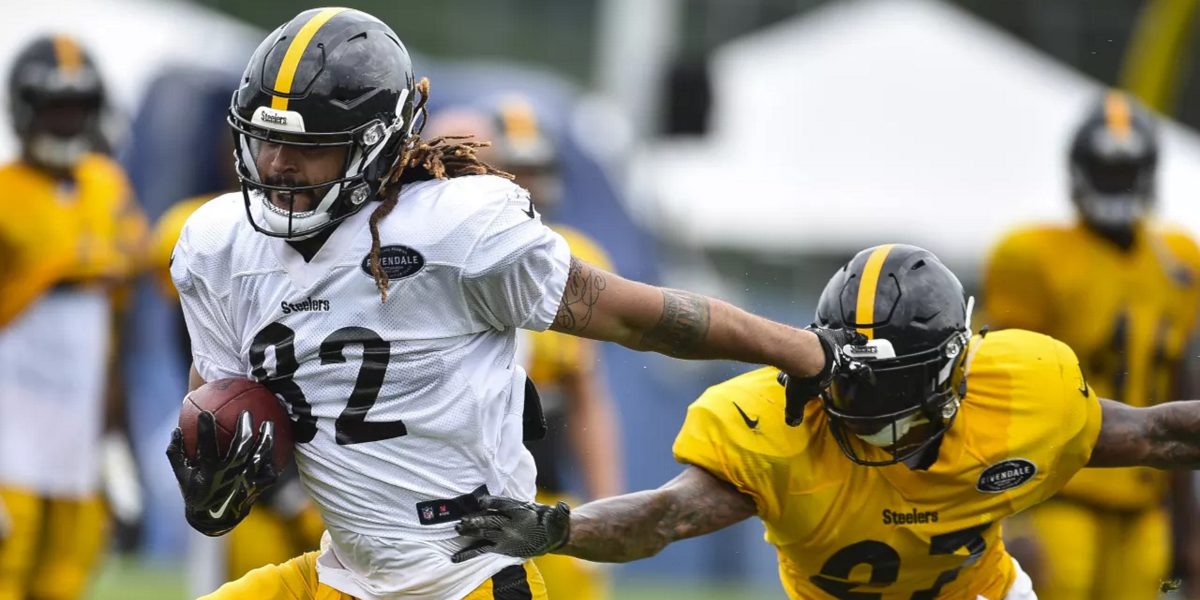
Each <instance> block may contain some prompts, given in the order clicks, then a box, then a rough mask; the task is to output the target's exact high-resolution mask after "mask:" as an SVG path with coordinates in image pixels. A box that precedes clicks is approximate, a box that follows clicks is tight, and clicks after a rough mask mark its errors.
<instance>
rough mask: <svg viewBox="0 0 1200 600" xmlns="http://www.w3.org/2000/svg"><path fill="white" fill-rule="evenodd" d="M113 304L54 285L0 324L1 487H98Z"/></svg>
mask: <svg viewBox="0 0 1200 600" xmlns="http://www.w3.org/2000/svg"><path fill="white" fill-rule="evenodd" d="M111 334H112V306H111V303H110V301H109V292H108V290H106V289H103V288H100V287H78V288H72V289H59V290H53V291H50V292H48V293H46V294H45V295H43V296H42V297H41V298H39V299H38V300H37V301H36V302H34V303H33V304H32V305H30V306H29V308H27V309H25V311H24V312H22V313H21V315H20V316H18V317H17V319H16V320H14V321H13V322H12V323H10V324H9V325H8V326H6V327H4V328H3V329H0V415H4V418H3V419H0V485H9V486H17V487H21V488H25V489H29V490H33V491H34V492H36V493H38V494H40V495H43V496H52V497H59V498H85V497H88V496H90V495H92V494H94V493H96V491H98V490H99V488H100V464H99V458H98V457H99V456H100V437H101V432H102V431H103V429H104V402H105V388H106V383H107V381H108V368H107V366H108V353H109V346H110V345H111V344H112V339H111Z"/></svg>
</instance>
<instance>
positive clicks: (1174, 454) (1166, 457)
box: [1147, 401, 1200, 469]
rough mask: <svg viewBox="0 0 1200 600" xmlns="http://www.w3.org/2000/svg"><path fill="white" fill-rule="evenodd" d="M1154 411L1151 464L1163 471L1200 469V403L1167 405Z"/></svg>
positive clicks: (1151, 435) (1149, 462) (1150, 426)
mask: <svg viewBox="0 0 1200 600" xmlns="http://www.w3.org/2000/svg"><path fill="white" fill-rule="evenodd" d="M1151 410H1152V411H1153V413H1152V414H1151V416H1150V425H1149V429H1150V432H1149V433H1150V435H1149V436H1148V437H1149V442H1150V451H1149V456H1148V457H1147V459H1148V460H1147V463H1148V465H1149V466H1151V467H1157V468H1160V469H1195V468H1197V467H1200V402H1195V401H1192V402H1167V403H1165V404H1160V405H1158V406H1156V407H1154V408H1153V409H1151Z"/></svg>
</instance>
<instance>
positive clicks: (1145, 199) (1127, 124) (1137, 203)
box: [1070, 90, 1158, 232]
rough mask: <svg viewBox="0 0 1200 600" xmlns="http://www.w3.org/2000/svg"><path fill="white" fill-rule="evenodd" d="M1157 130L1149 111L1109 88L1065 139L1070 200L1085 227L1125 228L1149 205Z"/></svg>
mask: <svg viewBox="0 0 1200 600" xmlns="http://www.w3.org/2000/svg"><path fill="white" fill-rule="evenodd" d="M1157 167H1158V133H1157V131H1156V128H1155V125H1154V119H1153V117H1151V115H1150V113H1149V112H1147V111H1146V110H1145V109H1144V108H1142V106H1141V105H1140V104H1139V103H1138V102H1137V100H1134V99H1133V98H1132V97H1130V96H1129V95H1128V94H1125V93H1123V92H1118V91H1115V90H1114V91H1110V92H1108V93H1107V94H1105V96H1104V97H1103V98H1102V99H1101V100H1100V101H1099V102H1098V103H1096V105H1095V106H1094V107H1093V108H1092V109H1091V110H1090V111H1089V112H1088V114H1087V117H1085V118H1084V120H1083V122H1082V123H1081V124H1080V125H1079V128H1078V129H1077V130H1076V131H1075V136H1074V138H1073V139H1072V141H1071V152H1070V169H1071V199H1072V201H1073V202H1074V203H1075V206H1076V207H1077V208H1078V209H1079V213H1080V215H1081V216H1082V217H1083V219H1084V221H1085V222H1086V223H1088V225H1090V226H1092V227H1094V228H1096V229H1099V230H1101V231H1118V232H1119V231H1128V230H1131V229H1132V228H1133V226H1134V224H1135V223H1137V222H1138V221H1139V220H1140V219H1141V218H1142V217H1144V216H1145V215H1146V214H1147V213H1148V212H1149V211H1150V210H1151V208H1153V206H1154V200H1155V197H1154V196H1155V194H1154V192H1155V189H1154V188H1155V171H1156V169H1157Z"/></svg>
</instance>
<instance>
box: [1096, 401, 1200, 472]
mask: <svg viewBox="0 0 1200 600" xmlns="http://www.w3.org/2000/svg"><path fill="white" fill-rule="evenodd" d="M1100 407H1101V411H1102V419H1103V420H1102V421H1101V424H1100V437H1099V438H1097V440H1096V446H1095V448H1094V449H1093V450H1092V457H1091V460H1090V461H1089V462H1088V466H1089V467H1137V466H1142V467H1155V468H1159V469H1200V400H1188V401H1180V402H1167V403H1164V404H1159V405H1157V406H1152V407H1150V408H1134V407H1131V406H1128V405H1125V404H1122V403H1120V402H1114V401H1112V400H1104V399H1101V400H1100Z"/></svg>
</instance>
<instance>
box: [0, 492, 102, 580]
mask: <svg viewBox="0 0 1200 600" xmlns="http://www.w3.org/2000/svg"><path fill="white" fill-rule="evenodd" d="M0 500H3V501H4V505H5V507H6V508H7V510H8V513H9V516H10V517H11V518H12V532H11V533H10V535H9V537H8V539H6V540H4V542H0V600H77V599H78V598H82V597H83V592H84V588H85V587H86V586H87V584H88V581H89V579H90V578H91V575H92V571H93V568H94V567H95V566H96V564H97V561H98V559H99V558H100V553H101V552H102V550H103V549H104V545H105V542H106V539H107V534H108V514H107V511H106V509H105V506H104V502H103V501H102V500H101V499H100V498H98V497H93V498H86V499H81V500H65V499H51V498H43V497H41V496H38V495H36V494H33V493H31V492H29V491H28V490H22V489H18V488H0Z"/></svg>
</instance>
